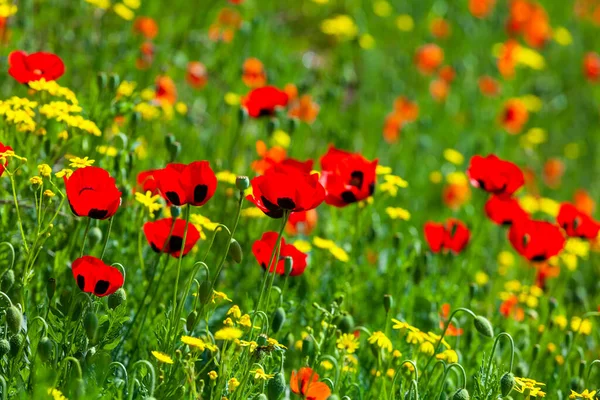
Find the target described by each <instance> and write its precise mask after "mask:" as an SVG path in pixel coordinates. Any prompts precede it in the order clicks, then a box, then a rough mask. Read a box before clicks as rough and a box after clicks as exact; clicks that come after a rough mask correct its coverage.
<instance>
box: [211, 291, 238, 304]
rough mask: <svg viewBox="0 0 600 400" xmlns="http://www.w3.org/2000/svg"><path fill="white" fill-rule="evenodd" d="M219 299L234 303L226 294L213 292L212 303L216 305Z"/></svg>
mask: <svg viewBox="0 0 600 400" xmlns="http://www.w3.org/2000/svg"><path fill="white" fill-rule="evenodd" d="M217 299H220V300H225V301H230V302H231V301H233V300H231V299H230V298H229V297H227V295H226V294H225V293H224V292H218V291H216V290H213V298H212V302H213V303H215V302H216V300H217Z"/></svg>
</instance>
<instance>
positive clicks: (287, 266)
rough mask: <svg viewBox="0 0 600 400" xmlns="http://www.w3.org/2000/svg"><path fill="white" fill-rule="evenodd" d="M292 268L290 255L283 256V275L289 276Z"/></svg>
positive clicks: (292, 260) (292, 263)
mask: <svg viewBox="0 0 600 400" xmlns="http://www.w3.org/2000/svg"><path fill="white" fill-rule="evenodd" d="M293 270H294V259H293V258H292V257H290V256H285V257H283V271H284V273H285V276H289V275H290V274H291V273H292V271H293Z"/></svg>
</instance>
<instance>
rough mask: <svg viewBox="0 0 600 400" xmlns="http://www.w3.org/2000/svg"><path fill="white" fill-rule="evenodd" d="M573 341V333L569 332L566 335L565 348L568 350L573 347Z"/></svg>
mask: <svg viewBox="0 0 600 400" xmlns="http://www.w3.org/2000/svg"><path fill="white" fill-rule="evenodd" d="M572 341H573V332H571V331H569V332H567V334H566V335H565V347H566V348H567V349H568V348H569V347H571V342H572Z"/></svg>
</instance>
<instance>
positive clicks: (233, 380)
mask: <svg viewBox="0 0 600 400" xmlns="http://www.w3.org/2000/svg"><path fill="white" fill-rule="evenodd" d="M239 386H240V381H238V380H237V379H236V378H231V379H230V380H229V381H228V382H227V390H228V391H229V392H235V389H237V388H238V387H239Z"/></svg>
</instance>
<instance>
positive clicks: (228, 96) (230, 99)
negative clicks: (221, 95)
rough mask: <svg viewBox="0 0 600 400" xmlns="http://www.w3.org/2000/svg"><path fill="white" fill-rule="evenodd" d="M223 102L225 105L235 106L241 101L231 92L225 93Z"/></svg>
mask: <svg viewBox="0 0 600 400" xmlns="http://www.w3.org/2000/svg"><path fill="white" fill-rule="evenodd" d="M224 100H225V103H226V104H227V105H230V106H237V105H238V104H240V101H241V99H240V96H239V95H238V94H235V93H233V92H227V93H225V99H224Z"/></svg>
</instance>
